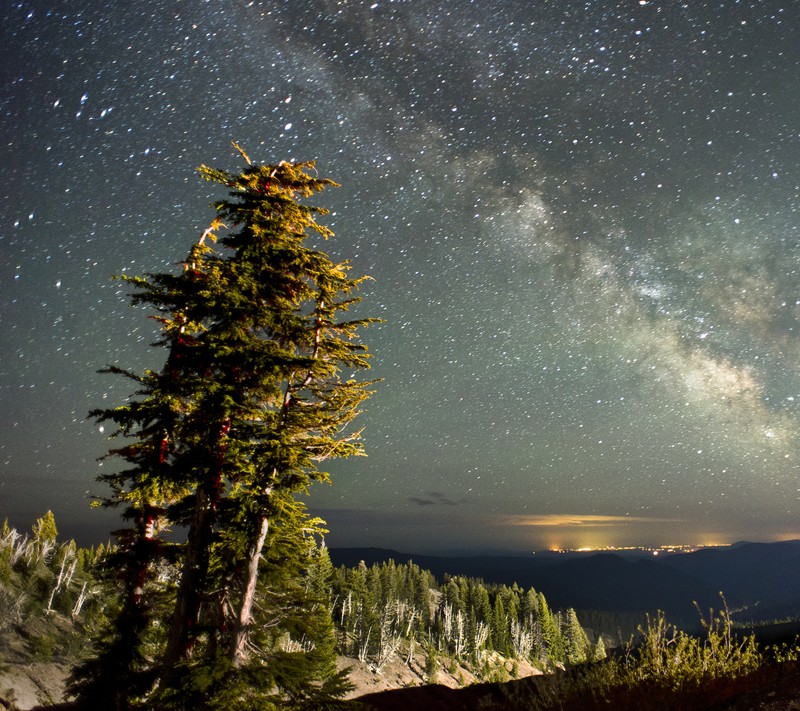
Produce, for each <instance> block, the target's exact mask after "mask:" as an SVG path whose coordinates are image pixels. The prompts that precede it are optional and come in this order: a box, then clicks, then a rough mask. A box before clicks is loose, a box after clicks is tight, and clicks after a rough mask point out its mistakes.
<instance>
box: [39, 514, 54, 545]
mask: <svg viewBox="0 0 800 711" xmlns="http://www.w3.org/2000/svg"><path fill="white" fill-rule="evenodd" d="M57 538H58V528H57V527H56V517H55V516H54V515H53V512H52V511H47V513H45V515H44V516H42V517H41V518H37V519H36V522H35V523H34V524H33V539H34V541H35V542H36V543H37V544H39V545H41V544H45V543H51V544H52V543H55V542H56V539H57Z"/></svg>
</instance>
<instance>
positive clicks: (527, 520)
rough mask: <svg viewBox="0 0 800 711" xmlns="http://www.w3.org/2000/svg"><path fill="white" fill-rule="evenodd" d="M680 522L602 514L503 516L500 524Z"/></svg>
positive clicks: (552, 525) (592, 525)
mask: <svg viewBox="0 0 800 711" xmlns="http://www.w3.org/2000/svg"><path fill="white" fill-rule="evenodd" d="M681 520H682V519H675V518H655V517H653V518H651V517H647V516H606V515H602V514H541V515H535V516H526V515H516V516H504V517H503V518H502V521H501V523H503V524H504V525H506V526H537V527H557V528H574V527H579V526H585V527H598V526H619V525H621V524H628V523H678V522H680V521H681Z"/></svg>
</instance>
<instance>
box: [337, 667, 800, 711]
mask: <svg viewBox="0 0 800 711" xmlns="http://www.w3.org/2000/svg"><path fill="white" fill-rule="evenodd" d="M351 703H352V705H353V709H354V711H356V709H358V708H359V707H360V709H361V711H407V710H408V709H413V711H427V710H428V709H430V710H431V711H433V710H434V709H436V710H437V711H445V710H446V711H474V710H475V709H480V711H556V710H557V711H599V710H600V709H604V710H605V711H700V710H702V711H749V710H750V709H759V710H761V711H790V710H791V711H800V662H785V663H783V664H777V665H769V666H764V667H761V668H760V669H758V670H757V671H755V672H753V673H752V674H749V675H748V676H745V677H741V678H738V679H733V680H728V679H716V680H713V681H711V682H709V683H707V684H704V685H702V686H700V687H698V688H694V689H689V690H683V691H680V692H678V691H671V690H669V689H664V688H659V687H655V686H653V685H652V684H650V685H644V684H642V685H638V686H635V687H629V688H618V689H612V690H610V691H607V692H606V693H605V696H604V697H602V698H601V697H597V696H596V692H594V691H593V690H589V691H587V692H584V693H579V694H577V695H574V696H570V695H569V693H568V692H567V689H566V683H565V681H564V679H563V678H562V679H559V677H558V675H556V676H553V677H547V676H544V677H529V678H526V679H520V680H517V681H511V682H508V683H504V684H476V685H474V686H470V687H466V688H464V689H448V688H447V687H444V686H438V685H430V686H422V687H417V688H413V689H398V690H394V691H385V692H381V693H378V694H368V695H366V696H362V697H359V698H358V699H355V700H354V701H353V702H351Z"/></svg>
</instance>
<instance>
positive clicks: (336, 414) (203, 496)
mask: <svg viewBox="0 0 800 711" xmlns="http://www.w3.org/2000/svg"><path fill="white" fill-rule="evenodd" d="M236 147H237V149H238V146H236ZM239 150H240V149H239ZM240 153H241V155H242V157H244V158H245V160H246V162H247V167H246V168H245V169H244V170H243V171H242V172H240V173H238V174H237V173H229V172H225V171H221V170H216V169H213V168H209V167H207V166H201V168H200V169H199V172H200V174H201V176H202V177H203V178H205V179H206V180H209V181H211V182H214V183H218V184H222V185H224V186H226V187H227V188H228V189H229V191H230V192H229V197H228V198H227V199H224V200H220V201H218V202H217V203H216V204H215V205H214V207H215V209H216V211H217V217H216V218H215V219H214V220H213V221H212V223H211V225H210V226H209V228H208V229H207V230H205V231H204V232H203V234H202V235H201V237H200V239H199V240H198V242H197V243H196V244H195V245H194V246H193V247H192V248H191V250H190V252H189V255H188V257H187V259H186V261H185V262H184V263H183V269H182V270H181V271H180V273H178V274H173V273H158V274H148V275H146V276H144V277H134V278H126V279H125V280H126V281H127V282H128V283H129V284H131V285H132V286H133V287H134V288H135V293H134V294H133V295H132V302H133V304H134V305H139V304H144V305H146V306H149V307H151V308H153V309H154V310H155V311H156V319H157V320H158V321H159V322H160V324H161V336H160V338H159V340H158V341H157V342H156V344H154V345H156V346H159V347H163V348H164V349H166V351H167V357H166V361H165V364H164V366H163V368H162V369H161V370H160V371H158V372H155V371H146V372H145V373H144V374H143V375H136V374H134V373H131V372H129V371H125V370H122V369H120V368H117V367H111V368H108V369H107V371H106V372H111V373H118V374H123V375H125V376H127V377H129V378H131V379H132V380H134V381H135V382H136V383H137V384H138V386H139V389H138V391H137V392H136V396H135V397H134V398H132V399H131V400H129V402H127V403H126V404H125V405H122V406H121V407H118V408H115V409H108V410H97V411H95V412H93V413H92V415H93V416H94V417H95V418H96V419H97V420H98V421H101V422H103V421H111V422H113V423H115V424H116V425H117V432H116V436H118V437H122V438H125V439H127V440H128V442H127V443H126V444H125V445H123V446H122V447H119V448H116V449H112V450H111V452H110V453H109V455H110V456H114V457H117V458H119V459H121V460H122V461H123V462H125V463H126V464H127V465H128V467H127V468H125V469H123V470H122V471H119V472H115V473H113V474H109V475H104V476H103V477H101V479H102V480H103V481H104V482H106V483H107V484H109V485H110V486H111V490H112V491H111V495H110V496H109V497H107V498H106V499H105V501H104V503H105V504H106V505H110V506H117V507H122V509H123V516H124V517H125V518H126V519H127V520H129V521H131V522H132V525H131V526H130V527H129V528H127V529H123V530H122V531H120V532H118V534H117V536H118V540H119V546H118V552H117V555H116V559H115V565H116V567H117V569H118V570H120V571H121V579H122V587H123V588H124V590H123V591H122V593H121V602H120V614H119V616H118V618H117V623H116V631H115V632H114V633H112V635H111V637H110V639H109V640H108V641H107V643H106V645H105V650H106V653H109V652H110V651H114V653H115V654H116V655H117V658H116V659H115V660H114V662H113V663H111V664H110V666H109V669H110V670H112V671H114V672H115V673H116V674H117V675H119V676H118V678H123V679H131V682H130V684H129V685H128V686H129V689H128V690H124V689H123V691H122V692H118V693H117V696H118V697H122V698H127V697H130V696H134V695H135V696H136V697H138V698H139V699H144V700H145V703H147V701H146V699H147V697H148V694H149V693H151V691H149V689H152V688H155V692H154V693H155V694H156V697H155V698H157V699H158V705H159V707H162V708H170V707H171V708H213V707H214V706H215V704H217V705H219V704H222V705H224V704H231V705H233V704H234V703H235V700H236V698H240V697H237V696H236V694H237V693H239V692H238V691H236V688H237V687H236V685H235V684H234V681H233V680H235V679H236V678H237V677H238V678H248V679H251V680H252V678H255V677H259V678H261V679H263V680H264V681H263V684H262V686H263V687H264V688H266V689H267V692H265V695H264V696H263V697H262V698H261V701H262V702H263V703H270V702H272V701H274V702H275V703H278V702H280V699H279V698H278V697H275V689H276V688H277V689H278V692H279V696H280V689H284V690H286V696H287V698H288V697H292V698H295V699H301V698H305V697H304V694H306V692H308V690H309V688H311V687H310V686H309V685H310V684H311V683H312V682H321V681H324V678H323V677H325V676H330V675H331V673H332V667H331V665H330V664H329V663H328V661H329V660H328V661H326V660H321V661H319V663H318V664H316V666H315V667H314V669H312V668H310V667H309V664H308V663H305V662H304V663H301V664H299V663H294V662H293V663H290V664H288V666H287V664H286V663H285V662H287V659H289V657H287V649H288V650H290V652H291V653H292V654H294V653H295V652H296V647H297V644H299V645H300V648H302V646H303V643H302V642H299V641H298V640H294V641H291V640H290V641H287V639H286V636H287V635H288V636H291V634H292V631H293V630H294V631H297V630H299V629H301V628H302V627H303V625H302V624H301V623H300V622H299V621H298V614H299V611H300V610H303V609H305V610H308V609H310V608H309V607H308V606H307V603H308V599H307V593H308V591H307V590H304V589H303V587H302V586H300V585H298V584H297V580H298V576H299V575H300V574H301V572H302V571H303V569H304V566H310V565H312V564H313V555H312V553H311V549H312V548H313V546H312V545H311V543H310V542H311V541H312V538H311V537H312V536H313V534H314V533H319V532H320V530H321V529H320V528H319V523H320V522H318V521H314V520H311V519H309V517H308V515H307V513H306V511H305V508H304V506H302V504H301V503H300V502H299V501H297V499H296V497H297V496H298V495H300V494H304V493H306V492H307V491H308V488H309V486H310V484H311V483H312V482H314V481H328V480H329V476H328V474H327V473H326V472H325V471H324V470H322V469H321V468H320V464H321V463H322V462H324V461H326V460H329V459H332V458H341V457H348V456H353V455H361V454H363V449H362V444H361V441H360V431H359V430H351V429H349V425H350V423H351V422H352V420H353V419H354V418H355V417H356V416H357V415H358V414H359V411H360V406H361V404H362V402H363V401H364V400H365V399H366V397H368V395H369V394H370V393H369V390H368V388H369V385H370V383H368V382H363V381H357V380H356V379H355V377H354V376H353V375H352V373H354V372H355V371H357V370H359V369H362V368H366V367H368V353H367V352H366V347H365V346H364V345H363V344H362V343H361V342H360V341H359V338H358V336H359V331H360V329H361V327H363V326H366V325H367V324H368V323H370V322H371V321H374V319H366V318H360V319H358V318H357V319H350V320H347V319H344V318H343V314H344V313H345V312H346V311H347V310H348V308H349V307H350V306H352V305H353V304H354V303H356V302H358V301H359V298H358V297H357V296H356V295H355V292H356V291H357V289H358V288H359V286H360V285H361V284H362V282H363V281H364V279H365V278H366V277H362V278H355V279H353V278H351V277H350V276H349V275H348V270H349V267H348V265H347V263H341V264H336V263H334V262H332V261H331V260H330V258H329V257H328V256H327V255H326V254H325V253H323V252H321V251H318V250H316V249H314V248H313V247H311V246H309V245H308V244H307V241H308V237H309V236H310V233H313V232H315V233H317V234H318V236H319V237H321V238H324V239H327V238H328V237H330V236H331V234H332V233H331V232H330V230H329V229H327V228H326V227H324V226H322V225H320V224H318V223H317V221H316V219H315V217H316V215H319V214H325V212H326V211H325V210H323V209H321V208H316V207H309V206H306V205H304V204H303V203H302V202H301V199H302V198H306V197H309V196H312V195H313V194H315V193H317V192H319V191H321V190H323V189H325V188H326V187H329V186H335V185H336V184H335V183H334V182H333V181H331V180H328V179H324V178H317V177H315V176H314V175H312V174H311V173H310V172H309V171H311V170H313V169H314V164H313V163H289V162H285V161H282V162H280V163H278V164H277V165H256V164H253V163H251V161H250V159H249V158H248V157H247V156H246V154H244V152H243V151H241V150H240ZM222 229H227V230H229V231H228V233H227V234H226V235H225V236H224V237H221V238H219V233H220V231H221V230H222ZM218 239H219V244H220V245H221V247H222V248H223V249H219V248H217V247H216V246H215V243H216V242H217V240H218ZM170 526H179V527H182V528H183V529H184V530H185V531H186V534H187V535H186V541H185V543H180V544H176V543H170V544H168V543H166V542H165V541H164V540H162V537H161V531H162V530H163V529H165V528H169V527H170ZM160 561H175V562H176V564H177V565H178V566H179V567H180V576H179V582H178V585H177V591H176V592H175V593H174V598H173V599H172V600H171V602H170V606H169V608H170V611H169V612H168V613H167V614H166V619H165V618H164V617H165V615H164V613H163V612H160V613H157V610H161V609H162V608H161V606H160V605H157V604H155V602H154V601H152V600H151V599H150V597H149V595H150V593H151V592H157V586H156V584H155V581H154V579H153V578H154V576H153V570H154V567H155V566H156V564H158V563H159V562H160ZM270 566H271V567H270ZM260 583H261V584H260ZM304 595H305V598H306V599H303V598H304ZM257 600H258V605H257V604H256V602H257ZM312 607H313V605H312ZM257 609H258V610H259V612H258V614H257V612H256V610H257ZM157 614H160V615H161V619H160V620H159V624H158V625H155V627H158V628H159V629H165V630H166V634H165V636H163V637H161V638H160V639H158V640H157V643H156V648H155V650H151V651H150V654H149V655H148V657H149V658H150V659H154V660H155V661H154V662H153V663H151V664H150V665H149V667H148V664H147V663H146V662H145V661H143V656H142V645H143V644H144V642H145V639H146V638H148V635H150V636H151V637H152V634H153V633H152V630H153V628H154V625H153V621H154V619H155V617H156V615H157ZM258 615H260V616H261V617H262V618H265V619H262V620H257V617H258ZM259 623H260V624H259ZM263 625H266V626H268V627H269V629H270V630H271V632H270V635H269V640H267V641H268V642H269V644H266V645H264V644H263V642H264V640H263V639H260V642H262V644H259V645H258V647H257V648H258V649H259V650H260V652H258V653H256V652H255V651H254V650H255V649H256V646H255V645H252V644H250V638H251V636H252V635H254V634H257V633H258V634H260V632H259V628H260V627H262V626H263ZM318 627H319V626H318ZM323 627H325V625H323ZM329 633H330V634H332V628H331V627H330V625H328V626H327V631H325V632H324V634H329ZM295 643H297V644H295ZM313 649H317V650H321V649H330V650H331V652H332V642H331V643H330V644H328V643H327V642H325V643H323V642H322V641H321V640H318V641H317V642H316V643H313ZM125 650H127V652H126V651H125ZM301 651H302V649H301ZM317 656H319V655H317ZM312 657H314V655H313V654H311V655H307V659H306V661H308V659H311V658H312ZM292 658H293V659H294V660H295V662H297V661H298V660H299V659H300V655H298V654H295V656H294V657H292ZM106 660H107V658H106ZM280 660H282V661H280ZM94 661H95V665H94V666H93V667H92V666H91V665H89V666H88V667H87V669H88V671H87V672H86V673H85V674H84V675H83V677H82V681H80V679H81V676H80V674H78V675H77V678H78V679H79V683H78V684H77V685H76V686H75V687H74V688H75V690H76V691H77V692H79V693H82V694H84V697H85V698H87V699H88V698H89V697H92V693H93V692H92V693H90V690H91V689H94V690H95V691H96V689H97V682H98V680H99V678H100V677H101V676H103V673H102V671H101V669H102V667H103V663H102V662H103V658H102V657H101V658H100V659H98V660H94ZM311 666H314V665H313V664H312V665H311ZM265 669H266V670H268V671H269V670H271V671H270V673H264V671H265ZM292 669H294V670H295V671H297V670H299V671H298V673H297V674H295V673H293V671H292ZM137 675H138V676H137ZM139 677H141V678H142V681H141V682H140V681H138V679H139ZM134 679H137V681H134ZM187 680H188V681H187ZM148 684H149V686H148ZM153 684H155V687H153ZM187 684H188V685H189V687H190V688H188V689H187V688H186V687H187ZM323 687H324V685H323ZM323 687H320V686H319V685H317V686H316V687H314V688H323ZM242 688H244V687H242ZM252 688H253V687H252V684H248V685H247V689H248V691H247V692H244V691H242V692H241V693H248V694H251V697H250V701H251V702H255V701H256V699H255V698H254V697H252V693H253V692H252ZM327 691H330V687H328V688H327ZM214 699H216V701H215V700H214ZM307 701H308V699H305V701H304V702H303V703H305V702H307ZM298 703H299V702H298ZM118 707H120V708H124V703H123V701H119V703H118Z"/></svg>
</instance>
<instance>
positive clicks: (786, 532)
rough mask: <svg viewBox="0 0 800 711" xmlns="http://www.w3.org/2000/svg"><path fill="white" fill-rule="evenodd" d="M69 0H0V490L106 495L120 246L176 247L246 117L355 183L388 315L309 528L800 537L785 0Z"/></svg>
mask: <svg viewBox="0 0 800 711" xmlns="http://www.w3.org/2000/svg"><path fill="white" fill-rule="evenodd" d="M86 4H87V3H78V2H64V3H47V2H44V1H39V0H37V1H35V2H17V3H7V4H6V5H4V7H3V9H2V10H0V13H2V25H3V27H4V28H5V29H6V32H5V42H4V45H3V48H2V62H1V63H0V66H2V67H3V69H2V72H3V79H4V81H3V83H2V89H0V117H2V137H3V146H4V155H3V160H2V163H0V173H2V186H3V188H2V189H3V200H2V214H0V249H1V250H2V254H3V255H4V256H3V259H2V262H1V263H0V285H1V286H2V288H1V289H0V299H1V301H0V304H1V306H0V337H1V338H2V340H1V341H0V358H1V360H0V393H2V403H3V405H2V409H1V410H0V418H1V419H0V423H1V426H0V462H2V469H0V504H1V506H2V511H0V515H8V516H9V518H10V519H11V521H12V522H13V523H15V524H16V525H19V526H21V527H25V528H27V527H29V526H30V523H31V522H32V520H33V518H34V517H35V516H37V515H40V514H41V513H43V512H44V511H45V510H46V509H48V508H51V509H53V510H54V511H55V513H56V517H57V520H58V521H59V522H61V524H62V528H63V529H65V530H68V532H70V533H74V534H75V535H81V536H85V537H94V538H95V539H97V538H99V537H102V536H105V535H106V532H107V531H108V530H109V529H110V528H112V527H113V526H114V525H115V519H114V518H113V517H112V516H109V515H104V514H102V513H92V512H91V511H89V509H88V503H87V502H88V497H89V494H95V493H102V490H101V489H100V487H99V485H98V484H96V483H95V482H94V477H95V476H96V475H97V474H98V472H99V471H100V467H101V466H102V467H109V466H114V463H113V462H110V461H106V462H104V463H102V464H101V463H99V462H97V461H96V458H97V457H98V456H100V455H101V454H102V453H103V452H104V451H105V449H106V448H107V447H108V442H107V441H106V439H105V436H106V435H107V434H108V433H107V432H106V433H103V432H99V431H98V428H97V426H96V425H95V424H94V423H93V422H91V421H88V420H86V414H87V413H88V411H89V410H90V409H92V408H95V407H105V406H109V405H112V404H115V403H121V402H123V401H124V399H125V397H127V396H128V395H129V394H130V393H129V387H128V385H129V384H128V383H127V382H117V381H116V380H115V379H113V378H110V377H109V376H100V375H97V374H96V372H95V371H96V370H97V369H98V368H102V367H103V366H105V365H106V364H109V363H112V364H115V365H120V366H123V367H127V368H133V369H137V370H139V369H141V368H144V367H158V366H159V364H160V359H162V358H163V355H162V354H160V353H158V352H156V351H153V350H152V349H150V348H149V347H148V344H149V343H150V342H151V341H152V339H153V334H154V324H153V322H152V321H150V320H148V318H147V313H146V312H145V311H143V310H141V309H133V308H130V307H129V306H128V305H127V299H126V296H125V291H124V288H123V287H122V286H121V285H120V283H119V282H115V281H113V280H112V279H111V275H113V274H139V273H143V272H148V271H159V270H170V269H175V268H176V263H177V262H178V261H179V260H180V259H182V258H183V256H184V254H185V252H186V250H187V248H188V246H189V245H190V244H191V243H192V242H193V241H194V240H195V239H196V236H197V234H198V233H199V232H200V231H202V229H204V228H205V226H207V224H208V222H209V220H210V219H211V217H212V216H213V215H212V210H211V209H210V208H209V202H210V201H211V200H212V199H213V198H214V197H218V195H217V194H215V193H213V192H211V190H212V188H211V187H210V186H208V185H207V184H203V183H201V182H200V181H199V180H198V179H197V178H196V176H195V175H194V173H193V171H194V168H195V167H196V166H197V165H199V164H200V163H207V164H211V165H214V166H217V167H221V168H226V169H236V168H237V167H239V165H240V163H241V158H240V157H239V156H238V154H237V153H236V151H235V150H234V149H233V148H232V147H231V144H230V142H231V140H236V141H238V142H239V143H241V145H242V146H243V147H244V148H245V150H246V151H247V152H248V153H249V154H250V155H251V156H252V157H253V158H254V159H256V160H259V161H262V162H275V161H278V160H281V159H298V160H307V159H316V160H317V166H318V169H319V172H320V174H321V175H324V176H329V177H331V178H333V179H335V180H336V181H337V182H340V183H342V187H341V188H338V189H336V190H332V191H329V192H326V193H324V194H323V195H321V196H319V198H318V199H317V203H318V204H322V205H325V206H327V207H329V208H331V210H332V213H331V215H329V216H328V218H327V222H326V224H328V225H329V226H330V227H331V228H332V229H333V230H334V231H335V232H336V236H335V237H334V238H333V239H332V240H331V241H330V242H329V243H326V244H325V245H324V247H323V248H324V249H326V250H328V251H330V252H331V253H332V254H333V255H334V256H335V257H336V258H337V259H338V258H343V259H349V260H350V261H351V263H352V265H353V273H354V274H363V273H366V274H370V275H371V276H372V277H374V279H375V281H374V282H370V283H369V285H368V286H367V287H366V288H365V289H364V291H363V297H364V302H363V304H362V305H361V307H360V313H363V315H371V316H378V317H381V318H383V319H385V323H384V324H383V325H382V326H380V327H377V328H373V329H371V330H370V331H368V332H367V333H366V334H365V340H366V341H367V343H368V344H369V346H370V349H371V351H372V352H373V354H374V368H373V370H374V375H375V376H376V377H380V378H383V379H384V380H383V382H382V383H381V384H380V385H379V386H378V388H377V393H376V395H375V396H374V397H373V398H372V399H371V400H370V401H369V404H368V407H367V411H366V412H365V413H364V415H363V416H362V418H361V423H360V424H362V425H364V426H365V427H366V429H365V436H366V446H367V450H368V453H369V457H368V458H366V459H358V460H354V461H347V462H340V463H337V464H336V465H335V466H334V467H333V469H332V471H333V474H334V477H333V479H334V483H333V486H332V487H317V488H315V489H314V490H313V491H312V495H311V498H310V500H309V504H310V506H311V508H312V509H313V510H314V511H315V512H318V513H320V514H321V515H323V516H324V517H325V518H326V519H327V520H328V522H329V527H330V529H331V533H330V538H329V544H331V545H382V546H383V545H385V546H393V547H395V548H400V549H405V550H443V549H448V548H480V547H492V548H531V547H533V548H536V547H540V546H546V545H571V546H578V545H604V544H612V543H613V544H623V543H698V542H710V541H722V542H725V541H728V542H730V541H733V540H736V539H738V538H745V537H746V538H757V539H761V540H767V539H773V538H781V537H787V536H794V537H800V525H799V524H800V522H798V513H800V495H799V493H798V492H800V489H799V488H798V486H799V484H798V477H797V473H798V462H799V461H800V459H799V458H800V437H798V421H799V418H800V372H798V363H800V340H799V337H800V333H799V332H798V330H799V329H800V292H799V291H798V289H797V284H798V268H800V248H799V247H798V228H797V214H796V210H797V206H798V201H799V198H798V196H800V170H798V167H797V166H798V164H800V126H798V123H797V116H798V115H800V91H798V89H800V86H798V77H800V45H798V43H797V39H796V28H797V27H798V26H800V6H798V5H797V4H796V3H790V2H784V3H781V2H773V1H771V0H760V1H759V0H741V1H739V0H717V1H716V2H694V1H692V2H685V3H681V2H677V1H676V2H667V1H666V0H647V1H645V0H632V1H627V0H626V1H622V0H620V1H618V2H599V1H598V2H589V1H587V2H584V3H581V2H574V1H572V0H557V1H556V0H550V1H544V2H542V1H539V0H504V1H502V2H501V1H500V0H495V1H494V2H474V3H473V2H466V1H465V0H450V1H448V2H435V1H429V0H404V1H397V2H391V1H390V0H380V1H379V2H369V1H367V2H358V1H356V0H341V1H339V2H337V1H335V0H318V1H316V2H297V0H294V1H292V2H278V1H275V2H249V3H245V2H233V1H222V2H214V3H211V2H201V1H200V0H195V1H188V0H187V1H183V2H177V1H176V2H165V1H163V0H141V1H139V2H136V3H127V2H111V3H94V4H92V5H93V7H91V8H88V9H87V8H86V7H84V5H86ZM101 5H103V6H104V7H100V6H101Z"/></svg>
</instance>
